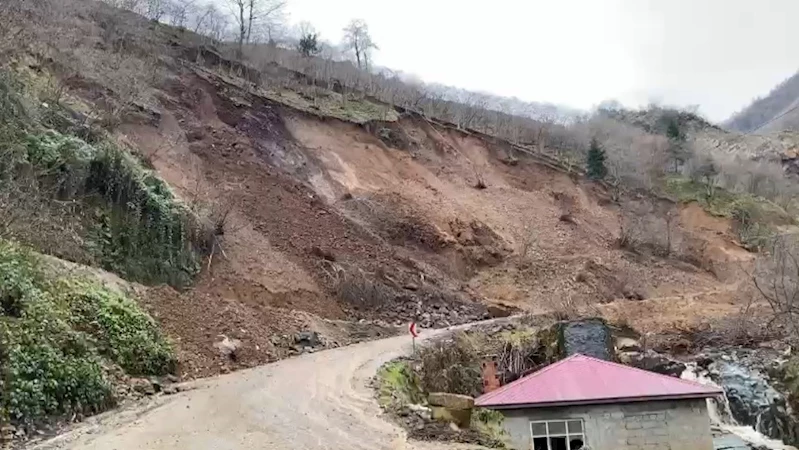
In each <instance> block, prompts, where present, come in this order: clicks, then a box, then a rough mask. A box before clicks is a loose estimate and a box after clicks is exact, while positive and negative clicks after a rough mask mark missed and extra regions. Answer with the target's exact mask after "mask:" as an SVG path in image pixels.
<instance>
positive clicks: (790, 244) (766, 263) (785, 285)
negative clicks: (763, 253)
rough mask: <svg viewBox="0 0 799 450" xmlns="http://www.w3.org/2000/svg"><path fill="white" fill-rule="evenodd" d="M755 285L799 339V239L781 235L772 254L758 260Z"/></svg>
mask: <svg viewBox="0 0 799 450" xmlns="http://www.w3.org/2000/svg"><path fill="white" fill-rule="evenodd" d="M752 281H753V282H754V285H755V288H756V289H757V291H758V292H759V293H760V295H761V297H763V299H765V300H766V301H767V302H768V304H769V306H770V307H771V309H772V311H773V313H774V315H775V318H778V319H781V320H784V321H785V322H786V325H787V326H788V327H789V329H790V331H791V333H792V334H793V336H794V338H799V241H797V236H795V235H783V236H780V237H777V238H776V239H775V240H774V243H773V245H772V248H771V252H770V255H769V256H768V257H764V258H761V259H760V260H759V261H758V264H757V267H756V269H755V272H754V273H753V274H752Z"/></svg>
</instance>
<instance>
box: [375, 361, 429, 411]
mask: <svg viewBox="0 0 799 450" xmlns="http://www.w3.org/2000/svg"><path fill="white" fill-rule="evenodd" d="M376 380H377V401H378V403H379V404H380V406H382V407H383V408H387V409H395V408H401V407H402V406H404V405H409V404H417V403H422V402H424V401H425V395H424V392H422V390H421V388H420V387H419V379H418V378H417V377H416V374H415V373H414V371H413V369H412V368H411V366H410V362H409V361H403V360H396V361H391V362H388V363H386V364H384V365H383V366H382V367H381V368H380V370H378V372H377V378H376Z"/></svg>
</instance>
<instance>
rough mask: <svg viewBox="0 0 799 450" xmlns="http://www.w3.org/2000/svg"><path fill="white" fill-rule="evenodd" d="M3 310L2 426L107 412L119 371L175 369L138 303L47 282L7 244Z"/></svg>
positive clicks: (28, 258)
mask: <svg viewBox="0 0 799 450" xmlns="http://www.w3.org/2000/svg"><path fill="white" fill-rule="evenodd" d="M0 307H1V308H2V309H0V374H1V375H2V376H0V394H1V395H0V421H2V420H10V421H11V422H12V423H15V424H21V425H30V424H33V423H36V422H39V421H42V420H45V419H47V418H48V417H49V416H63V415H72V414H77V415H85V414H92V413H96V412H99V411H102V410H104V409H107V408H109V407H110V406H112V405H113V404H114V403H115V398H114V393H113V388H112V384H113V379H112V376H111V375H112V374H113V373H114V372H113V370H112V368H113V367H114V365H118V366H120V367H121V368H123V369H124V370H126V371H127V372H128V373H130V374H135V375H163V374H166V373H169V372H171V371H173V370H174V368H175V357H174V355H173V354H172V350H171V347H170V345H169V343H168V342H167V341H166V340H165V338H164V337H163V336H162V335H161V333H160V332H159V331H158V328H157V326H156V324H155V322H154V321H153V319H152V318H150V317H149V316H148V315H147V314H146V313H144V312H143V311H142V310H141V309H139V307H138V306H137V304H136V303H135V302H134V301H133V300H131V299H130V298H128V297H125V296H123V295H121V294H119V293H116V292H113V291H110V290H108V289H106V288H104V287H102V286H99V285H97V284H94V283H92V282H89V281H84V280H69V279H63V280H58V281H55V282H51V281H48V280H47V278H46V277H45V276H44V274H43V273H42V271H41V269H40V268H39V263H38V261H37V256H36V254H35V253H33V252H31V251H30V250H28V249H26V248H24V247H22V246H20V245H18V244H15V243H10V242H7V241H0Z"/></svg>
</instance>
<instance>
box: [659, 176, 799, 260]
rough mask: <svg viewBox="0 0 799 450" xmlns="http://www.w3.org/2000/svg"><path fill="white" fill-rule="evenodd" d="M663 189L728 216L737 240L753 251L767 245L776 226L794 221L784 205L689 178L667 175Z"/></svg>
mask: <svg viewBox="0 0 799 450" xmlns="http://www.w3.org/2000/svg"><path fill="white" fill-rule="evenodd" d="M666 192H667V193H669V194H671V195H674V196H675V197H677V199H678V200H679V201H681V202H683V203H690V202H696V203H698V204H699V205H700V206H702V208H703V209H704V210H705V211H707V212H708V213H709V214H712V215H714V216H716V217H726V218H730V219H732V220H733V228H734V230H735V233H736V234H737V236H738V239H739V241H740V243H741V244H742V245H743V246H744V247H746V248H747V249H749V250H753V251H757V250H760V249H761V248H764V247H765V246H767V245H768V243H769V242H771V240H772V239H773V238H774V236H776V234H777V232H778V227H779V226H782V225H792V224H795V219H794V218H793V217H791V216H790V214H788V213H787V212H786V211H785V209H783V208H782V207H780V206H779V205H777V204H775V203H773V202H771V201H769V200H767V199H765V198H762V197H756V196H753V195H750V194H742V193H736V192H731V191H728V190H726V189H722V188H720V187H715V188H708V185H707V184H705V183H703V182H697V181H694V180H691V179H689V178H683V177H672V178H669V179H668V180H667V181H666Z"/></svg>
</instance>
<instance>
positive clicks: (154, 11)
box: [147, 0, 169, 22]
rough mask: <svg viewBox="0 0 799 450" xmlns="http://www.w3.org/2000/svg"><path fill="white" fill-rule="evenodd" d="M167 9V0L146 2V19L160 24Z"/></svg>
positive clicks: (148, 0) (149, 0)
mask: <svg viewBox="0 0 799 450" xmlns="http://www.w3.org/2000/svg"><path fill="white" fill-rule="evenodd" d="M168 7H169V3H168V2H167V0H147V17H149V18H150V19H151V20H155V21H157V22H160V21H161V19H162V18H163V17H164V15H165V14H166V13H167V9H168Z"/></svg>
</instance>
